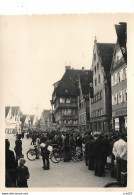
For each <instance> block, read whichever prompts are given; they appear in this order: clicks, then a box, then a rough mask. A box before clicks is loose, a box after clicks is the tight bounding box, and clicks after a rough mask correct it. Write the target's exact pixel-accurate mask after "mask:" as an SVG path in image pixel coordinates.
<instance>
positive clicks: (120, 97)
mask: <svg viewBox="0 0 134 195" xmlns="http://www.w3.org/2000/svg"><path fill="white" fill-rule="evenodd" d="M119 103H122V92H120V93H119Z"/></svg>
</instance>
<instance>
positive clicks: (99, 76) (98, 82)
mask: <svg viewBox="0 0 134 195" xmlns="http://www.w3.org/2000/svg"><path fill="white" fill-rule="evenodd" d="M98 83H100V75H99V76H98Z"/></svg>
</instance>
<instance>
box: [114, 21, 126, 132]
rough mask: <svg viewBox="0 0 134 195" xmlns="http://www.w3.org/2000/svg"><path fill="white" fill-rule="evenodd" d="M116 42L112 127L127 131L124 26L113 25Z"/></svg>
mask: <svg viewBox="0 0 134 195" xmlns="http://www.w3.org/2000/svg"><path fill="white" fill-rule="evenodd" d="M115 30H116V33H117V42H116V46H115V49H114V54H113V60H112V64H111V89H112V127H113V129H114V130H118V131H122V132H123V131H126V129H127V47H126V39H127V36H126V24H125V23H120V24H118V25H115Z"/></svg>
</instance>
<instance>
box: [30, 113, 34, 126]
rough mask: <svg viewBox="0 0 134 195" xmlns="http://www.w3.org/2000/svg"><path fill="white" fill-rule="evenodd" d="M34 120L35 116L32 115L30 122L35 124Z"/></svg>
mask: <svg viewBox="0 0 134 195" xmlns="http://www.w3.org/2000/svg"><path fill="white" fill-rule="evenodd" d="M33 120H34V115H30V121H31V123H32V124H33Z"/></svg>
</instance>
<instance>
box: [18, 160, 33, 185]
mask: <svg viewBox="0 0 134 195" xmlns="http://www.w3.org/2000/svg"><path fill="white" fill-rule="evenodd" d="M25 163H26V160H25V159H24V158H21V159H20V162H19V166H18V167H17V187H26V188H27V187H28V185H27V179H29V176H30V174H29V171H28V167H26V166H25V165H24V164H25Z"/></svg>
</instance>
